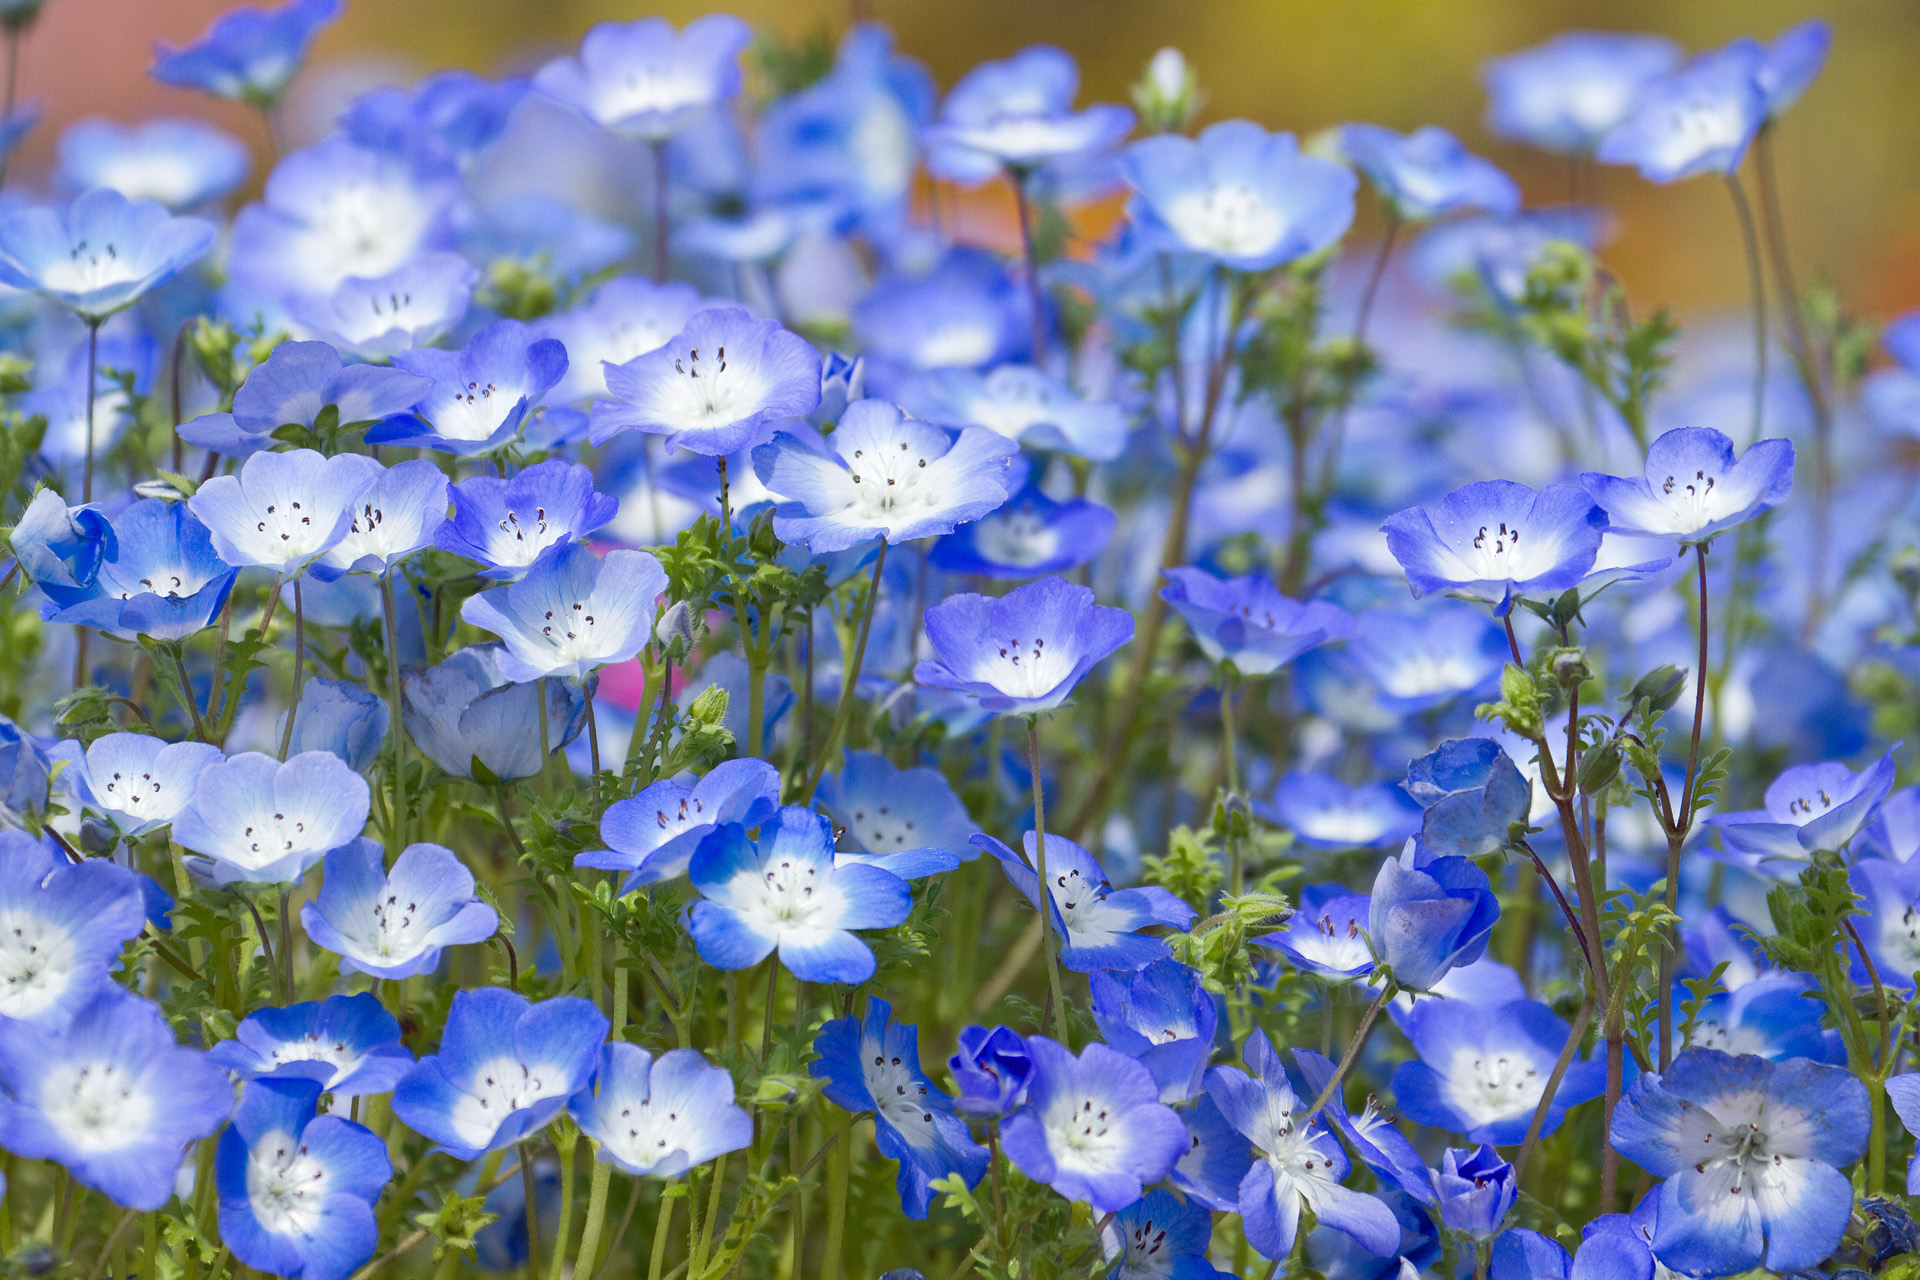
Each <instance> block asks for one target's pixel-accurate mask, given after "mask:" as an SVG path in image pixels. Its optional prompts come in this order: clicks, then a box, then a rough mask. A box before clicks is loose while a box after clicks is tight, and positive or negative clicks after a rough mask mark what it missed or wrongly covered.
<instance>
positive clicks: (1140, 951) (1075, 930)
mask: <svg viewBox="0 0 1920 1280" xmlns="http://www.w3.org/2000/svg"><path fill="white" fill-rule="evenodd" d="M973 842H974V843H975V844H976V845H978V846H980V847H981V848H982V849H985V850H986V851H987V852H988V853H990V854H992V855H993V856H994V857H996V858H998V859H1000V869H1001V870H1002V871H1005V872H1006V873H1007V879H1009V880H1011V881H1012V882H1013V887H1014V888H1016V889H1018V890H1020V892H1022V893H1024V894H1026V895H1027V901H1029V902H1031V903H1032V904H1033V908H1034V910H1036V911H1038V910H1040V877H1039V874H1038V873H1037V872H1036V871H1035V869H1034V868H1035V866H1036V865H1037V864H1036V848H1037V846H1036V844H1035V841H1034V833H1033V832H1031V831H1029V832H1027V834H1026V837H1025V839H1024V841H1023V843H1022V846H1021V847H1022V848H1023V849H1024V850H1025V851H1026V857H1025V858H1024V859H1023V858H1022V857H1021V856H1020V855H1019V854H1017V853H1015V852H1014V851H1013V850H1012V849H1010V848H1008V847H1007V846H1006V845H1004V844H1002V843H1001V842H1000V841H998V840H996V839H994V838H993V837H992V836H990V835H985V834H981V835H977V836H975V837H974V838H973ZM1047 879H1048V880H1049V881H1050V882H1051V883H1050V884H1049V885H1048V886H1047V888H1048V895H1047V896H1048V900H1049V902H1050V904H1051V905H1052V908H1053V927H1054V929H1055V931H1056V932H1057V933H1058V935H1059V937H1060V940H1061V946H1060V963H1061V964H1063V965H1065V966H1066V967H1067V968H1069V969H1072V970H1073V971H1074V972H1075V973H1092V972H1093V971H1094V970H1096V969H1127V970H1132V969H1144V968H1146V967H1147V966H1148V965H1150V964H1152V963H1153V962H1154V961H1156V960H1165V959H1167V958H1168V956H1169V955H1170V954H1171V953H1170V952H1169V950H1168V948H1167V944H1166V943H1165V942H1164V941H1162V940H1161V939H1159V938H1156V937H1152V936H1147V935H1142V934H1140V933H1139V932H1138V931H1139V930H1141V929H1148V928H1151V927H1153V926H1154V925H1166V926H1168V927H1169V928H1174V929H1185V928H1186V927H1187V926H1188V925H1190V924H1192V923H1193V917H1194V914H1195V913H1194V910H1193V908H1192V907H1189V906H1188V905H1187V904H1186V903H1184V902H1182V901H1180V899H1178V898H1176V897H1174V896H1173V894H1171V893H1169V892H1168V891H1167V890H1165V889H1162V888H1160V887H1159V886H1158V885H1147V886H1145V887H1142V888H1139V889H1115V888H1114V887H1113V885H1112V883H1111V882H1109V881H1108V879H1107V873H1106V872H1105V871H1104V870H1102V869H1101V867H1100V864H1099V863H1098V862H1096V861H1094V858H1093V855H1092V854H1090V853H1088V852H1087V851H1086V850H1085V849H1082V848H1081V847H1080V846H1079V845H1077V844H1075V843H1074V842H1073V841H1071V840H1069V839H1067V838H1066V837H1065V836H1059V835H1055V834H1054V833H1052V832H1048V833H1047Z"/></svg>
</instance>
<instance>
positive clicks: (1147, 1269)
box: [1100, 1190, 1226, 1280]
mask: <svg viewBox="0 0 1920 1280" xmlns="http://www.w3.org/2000/svg"><path fill="white" fill-rule="evenodd" d="M1212 1241H1213V1215H1212V1214H1211V1213H1209V1212H1207V1210H1206V1209H1204V1208H1202V1207H1201V1206H1199V1205H1197V1204H1189V1203H1187V1202H1185V1201H1182V1200H1181V1199H1180V1198H1179V1197H1177V1196H1175V1195H1173V1194H1172V1193H1171V1192H1167V1191H1158V1190H1155V1191H1149V1192H1147V1194H1146V1195H1144V1196H1142V1197H1140V1199H1138V1200H1136V1201H1134V1202H1133V1203H1132V1204H1130V1205H1128V1206H1127V1207H1126V1208H1124V1209H1122V1210H1120V1212H1119V1213H1117V1214H1115V1215H1114V1219H1113V1221H1112V1222H1109V1223H1108V1224H1106V1226H1105V1227H1103V1228H1102V1229H1101V1232H1100V1252H1101V1253H1102V1254H1104V1255H1105V1256H1106V1259H1107V1261H1108V1262H1110V1263H1112V1264H1113V1269H1112V1270H1110V1271H1108V1272H1107V1280H1211V1278H1212V1277H1215V1276H1223V1275H1225V1274H1226V1273H1225V1272H1222V1271H1218V1270H1215V1268H1214V1265H1213V1264H1212V1263H1211V1262H1208V1261H1207V1249H1208V1246H1209V1245H1210V1244H1211V1243H1212Z"/></svg>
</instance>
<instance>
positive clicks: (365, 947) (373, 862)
mask: <svg viewBox="0 0 1920 1280" xmlns="http://www.w3.org/2000/svg"><path fill="white" fill-rule="evenodd" d="M300 926H301V927H302V928H303V929H305V930H306V931H307V936H308V937H309V938H311V939H312V940H313V943H314V945H315V946H318V947H324V948H325V949H327V950H328V951H331V952H333V953H334V954H335V955H337V956H339V957H340V969H341V972H343V973H368V974H372V975H373V976H374V977H376V978H386V979H388V980H398V979H401V978H411V977H413V976H414V975H416V974H422V973H432V972H433V971H434V970H435V969H436V968H438V967H439V965H440V953H441V951H442V950H444V949H445V948H447V947H453V946H460V945H462V944H466V943H474V942H485V941H486V940H487V939H488V938H491V937H492V936H493V935H494V933H495V931H497V930H498V929H499V927H500V917H499V915H498V913H496V912H495V911H494V909H493V908H492V907H491V906H489V905H488V904H487V903H486V902H484V901H482V900H481V899H480V898H478V897H476V896H475V894H474V888H473V873H472V872H471V871H469V870H467V868H466V864H465V863H463V862H461V861H460V859H459V857H458V856H456V855H455V854H454V852H453V850H451V849H447V848H444V847H442V846H440V845H437V844H410V845H408V846H407V847H406V848H405V849H403V850H401V851H400V856H399V857H398V858H396V859H394V863H393V869H392V870H391V871H389V870H387V869H386V867H385V865H384V859H383V855H382V851H381V848H380V845H379V843H378V842H377V841H373V840H365V839H362V840H355V841H353V842H352V843H351V844H348V845H346V846H345V847H343V848H339V849H335V850H333V851H332V852H330V853H328V854H327V857H326V865H325V878H324V879H323V881H322V883H321V885H320V893H319V896H318V897H317V898H316V899H315V900H314V901H312V902H308V903H305V904H303V905H302V906H301V908H300Z"/></svg>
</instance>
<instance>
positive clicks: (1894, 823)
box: [1860, 787, 1920, 862]
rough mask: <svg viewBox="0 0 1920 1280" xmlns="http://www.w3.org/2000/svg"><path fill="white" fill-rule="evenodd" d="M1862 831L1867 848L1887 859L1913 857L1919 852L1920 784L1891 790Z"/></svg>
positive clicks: (1907, 860)
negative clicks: (1919, 785)
mask: <svg viewBox="0 0 1920 1280" xmlns="http://www.w3.org/2000/svg"><path fill="white" fill-rule="evenodd" d="M1860 835H1861V838H1862V839H1863V840H1864V841H1865V842H1866V847H1867V848H1869V849H1871V850H1873V852H1874V853H1876V854H1878V855H1879V856H1881V857H1882V858H1885V859H1886V860H1887V861H1888V862H1910V861H1912V859H1913V856H1914V854H1916V853H1920V787H1901V788H1900V789H1899V790H1897V791H1891V792H1888V793H1887V798H1886V799H1885V800H1883V801H1881V803H1880V811H1879V812H1878V813H1877V814H1875V815H1874V819H1873V821H1872V822H1870V823H1868V824H1867V826H1866V828H1865V829H1864V830H1863V831H1861V833H1860Z"/></svg>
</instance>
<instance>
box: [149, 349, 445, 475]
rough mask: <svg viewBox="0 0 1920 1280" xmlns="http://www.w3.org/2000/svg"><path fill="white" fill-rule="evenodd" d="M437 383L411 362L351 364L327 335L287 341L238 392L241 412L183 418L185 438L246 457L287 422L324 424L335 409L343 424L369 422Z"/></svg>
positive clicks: (236, 407)
mask: <svg viewBox="0 0 1920 1280" xmlns="http://www.w3.org/2000/svg"><path fill="white" fill-rule="evenodd" d="M430 386H431V384H430V383H429V382H428V381H427V380H426V379H424V378H418V377H415V376H414V375H413V374H411V373H408V372H407V371H406V370H404V369H394V368H389V367H388V366H386V365H376V364H344V365H343V364H342V363H341V361H340V353H339V352H337V351H335V350H334V349H333V348H332V347H330V346H328V345H327V344H326V343H324V342H283V343H281V344H280V345H279V346H277V347H275V348H274V349H273V354H271V355H269V356H268V357H267V358H266V359H265V360H263V361H261V362H260V363H259V364H258V365H256V366H254V369H253V371H252V372H251V373H249V374H248V375H247V380H246V382H245V383H243V384H242V385H241V387H240V389H239V390H238V391H236V392H234V395H233V412H231V413H209V414H204V415H202V416H200V417H198V418H195V419H193V420H192V421H191V422H185V423H182V424H181V426H180V438H181V439H183V440H185V441H186V442H187V443H188V444H194V445H198V446H200V447H201V448H202V449H207V450H210V451H212V452H214V453H222V454H227V455H229V456H233V457H243V456H245V455H247V454H250V453H256V452H258V451H259V450H261V449H265V448H269V447H271V445H272V444H273V433H274V432H275V431H277V430H279V429H280V428H281V427H289V426H291V427H301V428H303V429H305V430H307V431H314V430H316V428H317V424H318V423H319V422H320V421H321V417H322V415H323V414H326V411H327V410H328V409H331V410H332V411H333V412H332V413H331V414H330V415H328V417H329V419H330V420H331V421H332V422H333V423H334V426H335V428H336V429H337V430H341V431H347V430H352V429H354V428H365V427H367V426H370V425H372V424H374V423H377V422H380V421H383V420H384V419H386V418H390V417H392V416H393V415H394V414H396V413H403V412H405V411H406V410H408V409H410V408H412V407H413V406H414V405H415V404H417V403H418V402H419V401H420V398H421V397H422V396H424V395H426V394H427V391H428V390H429V388H430Z"/></svg>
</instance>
